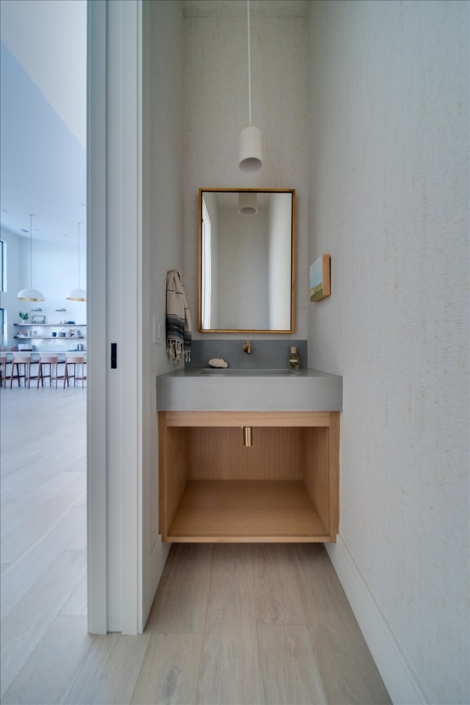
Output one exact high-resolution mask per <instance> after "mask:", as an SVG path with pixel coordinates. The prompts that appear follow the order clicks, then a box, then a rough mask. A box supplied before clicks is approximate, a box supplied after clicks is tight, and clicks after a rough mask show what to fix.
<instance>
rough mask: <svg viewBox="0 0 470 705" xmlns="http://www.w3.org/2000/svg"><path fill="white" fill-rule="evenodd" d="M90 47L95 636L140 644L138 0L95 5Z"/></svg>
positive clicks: (91, 614) (91, 608) (90, 473)
mask: <svg viewBox="0 0 470 705" xmlns="http://www.w3.org/2000/svg"><path fill="white" fill-rule="evenodd" d="M87 41H88V67H87V84H88V85H87V98H88V104H87V300H88V303H87V316H88V321H87V323H88V341H89V342H88V353H87V364H88V373H87V375H88V393H87V483H88V484H87V488H88V491H87V509H88V512H87V536H88V631H89V632H91V633H93V634H105V633H106V632H108V631H118V632H122V633H124V634H137V633H139V632H141V631H142V630H143V627H144V624H143V619H144V617H143V610H142V601H143V598H142V595H143V582H144V578H145V574H144V570H145V568H144V566H143V559H142V557H143V553H142V543H143V540H142V526H143V512H142V503H143V492H142V477H143V441H142V439H143V433H142V426H143V384H142V379H143V374H142V373H143V362H142V359H143V358H142V340H143V323H142V311H143V296H142V265H143V260H142V247H143V239H142V0H112V1H111V2H110V1H109V0H88V39H87ZM111 343H117V346H118V357H117V360H118V363H117V369H111V368H110V344H111ZM116 390H117V393H116Z"/></svg>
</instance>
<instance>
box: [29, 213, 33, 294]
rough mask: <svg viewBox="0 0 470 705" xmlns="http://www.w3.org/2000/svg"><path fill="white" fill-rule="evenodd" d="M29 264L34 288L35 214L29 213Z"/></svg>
mask: <svg viewBox="0 0 470 705" xmlns="http://www.w3.org/2000/svg"><path fill="white" fill-rule="evenodd" d="M29 264H30V268H31V277H30V278H31V289H32V288H33V214H32V213H30V214H29Z"/></svg>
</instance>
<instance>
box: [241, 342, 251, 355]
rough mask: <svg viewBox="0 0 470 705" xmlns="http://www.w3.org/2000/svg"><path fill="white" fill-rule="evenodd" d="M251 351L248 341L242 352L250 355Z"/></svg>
mask: <svg viewBox="0 0 470 705" xmlns="http://www.w3.org/2000/svg"><path fill="white" fill-rule="evenodd" d="M252 350H253V346H252V344H251V343H250V341H249V340H247V341H246V343H245V344H244V346H243V352H246V353H247V354H248V355H251V351H252Z"/></svg>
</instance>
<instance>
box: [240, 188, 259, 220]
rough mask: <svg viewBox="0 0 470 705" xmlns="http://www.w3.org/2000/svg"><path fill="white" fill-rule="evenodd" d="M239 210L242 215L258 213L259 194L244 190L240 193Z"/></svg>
mask: <svg viewBox="0 0 470 705" xmlns="http://www.w3.org/2000/svg"><path fill="white" fill-rule="evenodd" d="M238 212H239V213H240V215H256V213H257V212H258V194H256V193H243V192H241V193H239V194H238Z"/></svg>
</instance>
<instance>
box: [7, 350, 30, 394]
mask: <svg viewBox="0 0 470 705" xmlns="http://www.w3.org/2000/svg"><path fill="white" fill-rule="evenodd" d="M21 365H23V367H24V372H23V374H21V370H20V366H21ZM15 367H16V375H15ZM26 372H27V373H28V374H26ZM14 379H16V380H18V387H21V379H24V386H25V387H26V380H28V389H31V356H29V357H26V356H24V357H23V356H21V357H19V356H15V355H13V359H12V361H11V376H10V389H12V387H13V380H14Z"/></svg>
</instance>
